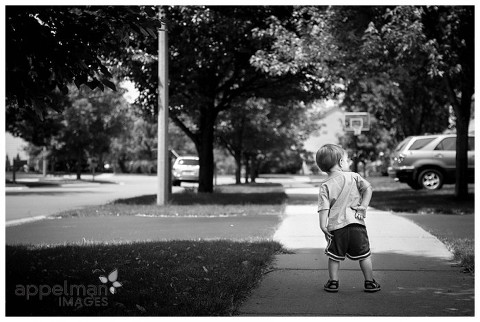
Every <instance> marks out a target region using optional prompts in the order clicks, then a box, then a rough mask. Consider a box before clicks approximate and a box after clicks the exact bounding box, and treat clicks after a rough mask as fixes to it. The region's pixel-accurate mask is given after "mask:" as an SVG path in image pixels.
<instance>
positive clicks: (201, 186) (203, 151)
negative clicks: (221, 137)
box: [197, 108, 217, 193]
mask: <svg viewBox="0 0 480 322" xmlns="http://www.w3.org/2000/svg"><path fill="white" fill-rule="evenodd" d="M216 117H217V113H216V112H215V111H214V110H213V109H208V108H207V109H205V110H204V111H202V116H201V121H200V144H198V145H197V150H198V157H199V159H200V160H199V163H200V173H199V178H198V180H199V182H198V192H208V193H212V192H213V176H214V157H213V141H214V130H215V120H216Z"/></svg>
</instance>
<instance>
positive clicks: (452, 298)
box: [240, 185, 475, 316]
mask: <svg viewBox="0 0 480 322" xmlns="http://www.w3.org/2000/svg"><path fill="white" fill-rule="evenodd" d="M298 189H299V190H301V194H313V193H317V192H316V191H317V190H316V188H310V189H309V188H308V187H305V186H304V185H302V186H301V187H300V186H299V187H298ZM299 190H297V189H295V188H289V189H286V191H287V193H288V194H300V191H299ZM366 221H367V230H368V233H369V237H370V244H371V249H372V253H373V257H372V261H373V267H374V276H375V279H376V280H377V281H378V282H379V283H380V284H381V285H382V290H381V291H380V292H378V293H372V294H370V293H365V292H363V275H362V272H361V270H360V268H359V265H358V262H353V261H350V260H346V261H345V262H342V264H341V265H340V266H341V267H340V291H339V292H338V293H327V292H325V291H324V290H323V284H324V283H325V282H326V281H327V280H328V270H327V262H328V259H327V257H326V256H325V255H324V253H323V252H324V249H325V246H326V241H325V239H324V237H323V233H322V232H321V230H320V228H319V224H318V215H317V214H316V205H315V204H312V205H299V206H295V205H291V206H290V205H289V206H287V208H286V214H285V217H284V219H283V222H282V223H281V224H280V226H279V228H278V230H277V231H276V233H275V235H274V239H275V240H277V241H279V242H281V243H282V244H283V245H284V246H285V248H287V249H290V250H292V251H293V252H294V254H282V255H277V256H276V258H275V262H274V264H273V265H274V269H273V270H272V271H271V272H269V273H268V274H267V275H266V276H265V277H264V279H263V280H262V282H261V284H260V285H259V287H258V288H257V289H255V290H254V292H253V294H252V295H251V297H250V298H249V299H248V300H247V301H246V302H245V303H244V305H243V306H242V307H241V308H240V315H243V316H474V307H475V301H474V290H475V289H474V277H473V276H472V275H470V274H465V273H462V272H461V268H460V267H459V266H458V265H456V264H455V263H454V262H452V254H451V253H450V252H449V251H448V250H447V249H446V247H445V245H444V244H443V243H441V242H440V241H439V240H438V239H437V238H435V237H434V236H432V235H431V234H429V233H427V232H426V231H425V230H423V229H422V228H420V227H419V226H417V225H416V224H414V223H413V222H411V221H410V220H408V219H405V218H402V217H400V216H396V215H394V214H392V213H389V212H385V211H379V210H375V209H371V208H370V209H369V210H368V211H367V219H366Z"/></svg>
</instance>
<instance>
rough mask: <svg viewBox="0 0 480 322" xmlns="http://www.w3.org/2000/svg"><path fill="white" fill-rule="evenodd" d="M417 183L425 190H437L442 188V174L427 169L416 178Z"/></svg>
mask: <svg viewBox="0 0 480 322" xmlns="http://www.w3.org/2000/svg"><path fill="white" fill-rule="evenodd" d="M418 183H419V184H420V185H421V186H422V187H423V188H425V189H428V190H437V189H440V188H441V187H442V186H443V174H442V173H441V172H440V171H438V170H435V169H427V170H424V171H422V172H421V173H420V175H419V176H418Z"/></svg>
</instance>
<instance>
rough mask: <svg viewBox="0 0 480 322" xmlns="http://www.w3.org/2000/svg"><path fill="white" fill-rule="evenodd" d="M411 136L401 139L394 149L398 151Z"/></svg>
mask: <svg viewBox="0 0 480 322" xmlns="http://www.w3.org/2000/svg"><path fill="white" fill-rule="evenodd" d="M411 138H412V137H410V136H409V137H408V138H406V139H405V140H403V141H402V142H400V143H399V144H398V145H397V148H396V149H395V151H400V150H401V149H402V148H403V147H404V146H405V144H407V142H408V141H410V139H411Z"/></svg>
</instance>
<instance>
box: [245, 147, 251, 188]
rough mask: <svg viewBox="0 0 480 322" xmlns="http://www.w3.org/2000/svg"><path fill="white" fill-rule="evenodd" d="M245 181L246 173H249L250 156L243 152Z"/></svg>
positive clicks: (246, 179) (246, 180)
mask: <svg viewBox="0 0 480 322" xmlns="http://www.w3.org/2000/svg"><path fill="white" fill-rule="evenodd" d="M244 159H245V183H248V175H249V174H250V157H249V155H248V154H245V156H244Z"/></svg>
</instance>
